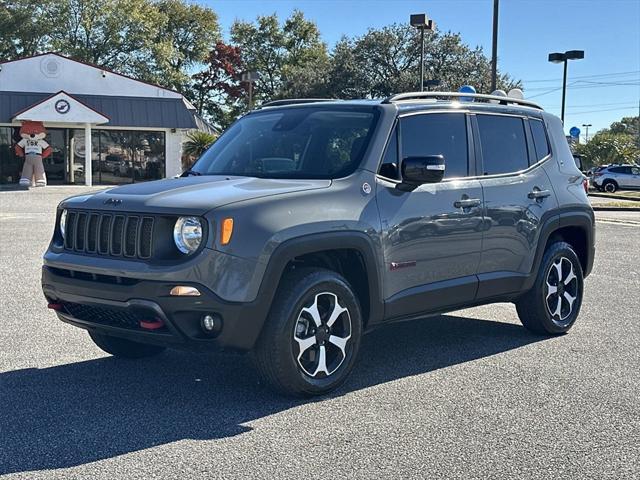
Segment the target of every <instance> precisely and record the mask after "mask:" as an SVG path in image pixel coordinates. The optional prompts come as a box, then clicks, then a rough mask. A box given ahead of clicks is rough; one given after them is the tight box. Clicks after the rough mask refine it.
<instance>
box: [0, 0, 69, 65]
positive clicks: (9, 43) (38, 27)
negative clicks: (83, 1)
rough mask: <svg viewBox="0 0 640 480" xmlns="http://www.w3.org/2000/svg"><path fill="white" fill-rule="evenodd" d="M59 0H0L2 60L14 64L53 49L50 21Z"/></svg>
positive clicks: (0, 49) (0, 51) (0, 48)
mask: <svg viewBox="0 0 640 480" xmlns="http://www.w3.org/2000/svg"><path fill="white" fill-rule="evenodd" d="M58 3H59V2H58V1H57V0H0V60H14V59H16V58H21V57H27V56H30V55H35V54H37V53H40V52H43V51H46V50H48V49H49V48H50V38H51V32H52V31H53V30H54V29H55V25H54V24H52V22H51V21H50V19H51V18H52V17H53V16H54V15H56V11H57V8H56V6H57V5H58Z"/></svg>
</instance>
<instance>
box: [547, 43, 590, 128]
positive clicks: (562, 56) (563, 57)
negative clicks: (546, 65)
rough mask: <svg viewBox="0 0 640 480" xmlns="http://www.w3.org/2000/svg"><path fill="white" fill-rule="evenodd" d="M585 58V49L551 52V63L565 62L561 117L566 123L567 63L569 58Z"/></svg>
mask: <svg viewBox="0 0 640 480" xmlns="http://www.w3.org/2000/svg"><path fill="white" fill-rule="evenodd" d="M583 58H584V50H567V51H566V52H564V53H559V52H554V53H550V54H549V61H550V62H551V63H564V69H563V70H564V73H563V75H562V110H561V114H560V119H561V120H562V122H563V123H564V103H565V98H566V96H567V63H568V62H569V60H581V59H583Z"/></svg>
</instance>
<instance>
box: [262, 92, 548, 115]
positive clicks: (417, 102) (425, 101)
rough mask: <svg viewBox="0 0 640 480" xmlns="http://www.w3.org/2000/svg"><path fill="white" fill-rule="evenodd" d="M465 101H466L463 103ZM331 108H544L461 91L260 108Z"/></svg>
mask: <svg viewBox="0 0 640 480" xmlns="http://www.w3.org/2000/svg"><path fill="white" fill-rule="evenodd" d="M461 100H462V101H461ZM319 103H323V104H329V105H385V104H393V105H395V106H396V107H397V109H398V110H399V111H401V112H407V111H418V110H432V109H438V110H439V109H443V108H444V109H449V108H452V109H456V108H464V109H465V110H470V109H471V110H477V111H494V112H495V111H500V112H504V113H515V114H520V115H532V114H533V115H534V116H540V114H541V112H542V108H541V107H540V106H539V105H537V104H535V103H533V102H530V101H527V100H524V99H518V98H512V97H501V96H494V95H482V94H467V93H463V94H461V93H459V92H414V93H403V94H398V95H394V96H391V97H388V98H385V99H356V100H340V99H325V98H302V99H283V100H274V101H272V102H267V103H265V104H263V105H262V106H261V107H260V108H274V107H291V106H303V105H309V104H315V105H317V104H319Z"/></svg>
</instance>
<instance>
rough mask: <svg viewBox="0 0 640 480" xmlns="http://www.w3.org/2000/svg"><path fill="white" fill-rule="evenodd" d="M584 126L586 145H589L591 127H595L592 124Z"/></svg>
mask: <svg viewBox="0 0 640 480" xmlns="http://www.w3.org/2000/svg"><path fill="white" fill-rule="evenodd" d="M582 126H583V127H584V128H585V132H584V143H587V142H588V141H589V127H592V126H593V125H592V124H590V123H583V124H582Z"/></svg>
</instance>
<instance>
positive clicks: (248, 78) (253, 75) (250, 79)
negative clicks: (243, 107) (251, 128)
mask: <svg viewBox="0 0 640 480" xmlns="http://www.w3.org/2000/svg"><path fill="white" fill-rule="evenodd" d="M240 79H241V81H242V82H244V83H248V84H249V110H253V83H254V82H256V81H258V80H260V75H259V74H258V72H254V71H249V72H244V73H242V76H241V78H240Z"/></svg>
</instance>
